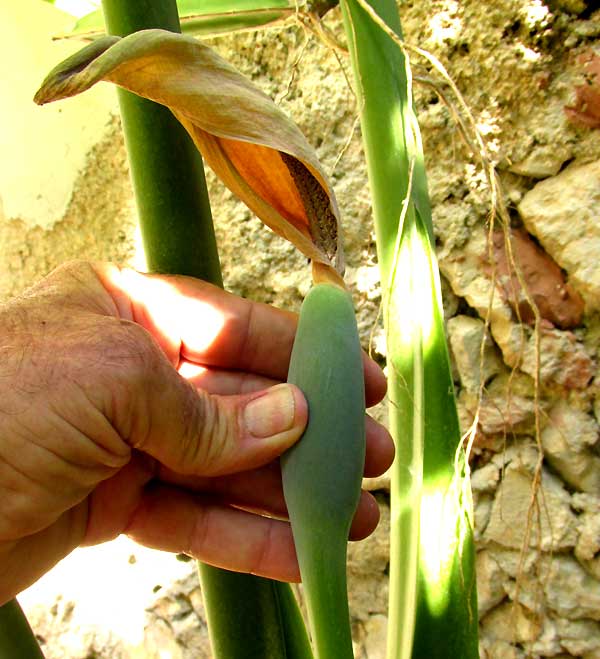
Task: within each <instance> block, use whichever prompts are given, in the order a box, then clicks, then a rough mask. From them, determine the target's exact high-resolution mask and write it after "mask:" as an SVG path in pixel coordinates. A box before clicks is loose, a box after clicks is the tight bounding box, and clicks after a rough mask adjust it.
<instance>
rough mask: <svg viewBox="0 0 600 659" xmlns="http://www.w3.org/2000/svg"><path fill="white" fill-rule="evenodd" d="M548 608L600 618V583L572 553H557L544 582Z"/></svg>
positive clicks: (563, 613)
mask: <svg viewBox="0 0 600 659" xmlns="http://www.w3.org/2000/svg"><path fill="white" fill-rule="evenodd" d="M544 590H545V593H546V602H547V604H548V607H549V608H550V609H551V610H552V611H554V613H556V614H557V615H558V616H560V617H563V618H568V619H569V620H577V619H579V618H590V619H592V620H600V583H599V582H598V581H596V579H594V578H593V577H591V576H590V575H589V574H588V573H587V572H586V571H585V570H584V569H583V568H582V567H581V565H579V563H578V562H577V561H576V560H575V559H574V558H572V557H570V556H562V555H561V556H554V558H553V560H552V563H551V565H550V569H549V571H548V575H547V578H546V580H545V582H544Z"/></svg>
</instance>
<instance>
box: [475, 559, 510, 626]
mask: <svg viewBox="0 0 600 659" xmlns="http://www.w3.org/2000/svg"><path fill="white" fill-rule="evenodd" d="M475 570H476V574H477V606H478V609H479V617H480V618H482V617H483V616H484V615H485V614H486V613H487V612H488V611H490V610H491V609H493V608H494V607H495V606H496V605H497V604H500V602H502V600H503V599H504V598H505V597H506V591H505V590H504V581H505V580H506V576H507V575H506V573H505V572H504V571H503V570H502V568H501V567H500V566H499V565H498V562H497V561H496V560H495V559H494V557H493V555H492V554H491V553H490V552H489V551H488V550H486V549H482V550H481V551H479V552H477V563H476V567H475Z"/></svg>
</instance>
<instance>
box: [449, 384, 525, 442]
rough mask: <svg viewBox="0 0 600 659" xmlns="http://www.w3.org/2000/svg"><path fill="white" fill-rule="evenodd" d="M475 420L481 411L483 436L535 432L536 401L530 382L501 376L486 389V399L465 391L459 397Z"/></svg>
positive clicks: (480, 424)
mask: <svg viewBox="0 0 600 659" xmlns="http://www.w3.org/2000/svg"><path fill="white" fill-rule="evenodd" d="M458 400H459V403H460V404H461V405H463V406H464V407H465V408H466V409H467V410H468V411H469V412H470V413H471V415H472V416H474V415H475V413H476V412H477V411H479V427H480V429H481V431H482V432H483V433H484V434H487V435H493V434H502V433H505V432H519V433H528V432H531V431H532V430H533V428H534V421H535V401H534V398H533V391H532V387H531V382H530V380H529V378H526V377H524V376H522V375H521V376H520V377H519V376H518V375H517V376H515V377H510V375H509V374H508V373H502V374H501V375H498V376H497V377H495V378H494V379H493V380H492V382H491V383H490V385H489V386H488V387H486V391H485V393H484V396H483V399H482V400H481V401H480V400H479V397H478V396H477V394H476V393H474V392H469V391H467V390H466V389H463V390H462V391H461V392H460V394H459V396H458Z"/></svg>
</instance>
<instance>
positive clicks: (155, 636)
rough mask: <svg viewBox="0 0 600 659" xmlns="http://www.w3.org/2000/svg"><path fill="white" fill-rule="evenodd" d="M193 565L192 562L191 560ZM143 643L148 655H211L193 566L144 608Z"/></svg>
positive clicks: (204, 658)
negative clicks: (188, 572) (145, 621)
mask: <svg viewBox="0 0 600 659" xmlns="http://www.w3.org/2000/svg"><path fill="white" fill-rule="evenodd" d="M192 565H193V564H192ZM146 615H147V624H146V628H145V630H144V647H145V648H146V651H147V652H148V653H149V654H148V657H149V658H152V659H155V658H156V659H159V658H160V657H165V656H167V657H173V659H195V658H197V659H210V658H211V656H212V654H211V650H210V642H209V638H208V629H207V626H206V618H205V613H204V605H203V603H202V597H201V594H200V583H199V581H198V575H197V573H196V570H195V568H193V567H191V568H190V574H189V575H188V576H187V577H184V578H183V579H178V580H177V581H175V582H174V583H173V584H171V585H170V586H169V587H168V588H167V589H165V590H164V591H161V592H160V596H159V597H158V598H157V599H156V601H155V603H154V604H152V606H150V607H149V608H148V609H147V611H146Z"/></svg>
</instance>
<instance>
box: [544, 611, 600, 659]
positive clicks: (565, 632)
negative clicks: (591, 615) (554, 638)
mask: <svg viewBox="0 0 600 659" xmlns="http://www.w3.org/2000/svg"><path fill="white" fill-rule="evenodd" d="M555 624H556V629H557V632H558V634H559V637H560V644H561V646H562V648H563V649H564V650H566V651H567V652H568V653H569V654H570V655H572V656H574V657H589V658H590V659H591V657H592V656H593V653H595V654H596V656H598V654H599V648H600V624H599V623H598V622H596V621H594V620H564V619H562V618H558V619H557V620H556V621H555Z"/></svg>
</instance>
